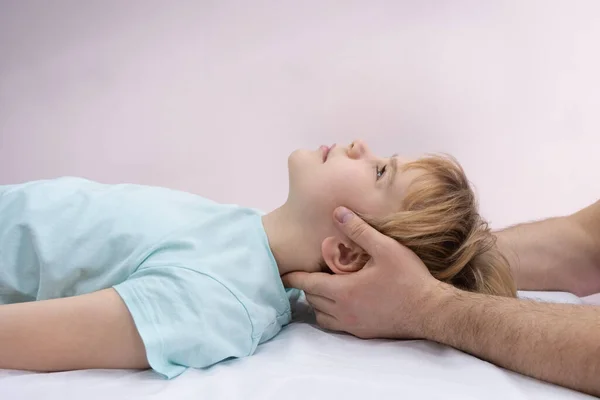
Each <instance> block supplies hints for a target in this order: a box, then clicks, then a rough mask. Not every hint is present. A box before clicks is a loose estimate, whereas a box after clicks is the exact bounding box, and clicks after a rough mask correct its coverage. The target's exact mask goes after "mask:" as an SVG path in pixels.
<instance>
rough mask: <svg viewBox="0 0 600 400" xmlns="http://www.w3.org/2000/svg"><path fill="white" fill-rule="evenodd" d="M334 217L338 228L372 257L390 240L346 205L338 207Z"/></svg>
mask: <svg viewBox="0 0 600 400" xmlns="http://www.w3.org/2000/svg"><path fill="white" fill-rule="evenodd" d="M334 217H335V221H336V223H337V227H338V229H339V230H340V231H341V232H342V233H343V234H345V235H346V236H347V237H348V238H349V239H350V240H352V241H353V242H354V243H356V244H357V245H359V246H360V247H361V248H362V249H363V250H364V251H366V252H367V253H368V254H369V255H370V256H371V257H373V256H375V255H376V253H377V252H379V251H380V249H381V248H382V246H385V245H386V244H387V243H388V242H389V240H390V238H388V237H387V236H385V235H383V234H381V233H379V232H377V231H376V230H375V229H374V228H373V227H371V226H370V225H369V224H367V223H366V222H365V221H363V220H362V219H361V218H360V217H358V216H357V215H356V214H354V213H353V212H352V211H350V210H348V209H347V208H346V207H338V208H336V209H335V211H334Z"/></svg>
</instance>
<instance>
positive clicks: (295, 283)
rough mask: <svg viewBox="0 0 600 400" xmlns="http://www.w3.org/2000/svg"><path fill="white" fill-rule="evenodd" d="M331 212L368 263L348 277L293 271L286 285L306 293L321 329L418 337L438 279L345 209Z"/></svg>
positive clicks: (363, 335) (362, 335) (413, 256)
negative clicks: (362, 251) (364, 253)
mask: <svg viewBox="0 0 600 400" xmlns="http://www.w3.org/2000/svg"><path fill="white" fill-rule="evenodd" d="M334 216H335V221H336V223H337V226H338V228H339V230H340V231H341V232H342V233H344V234H345V235H347V236H348V238H349V239H350V240H352V241H353V242H355V243H356V244H357V245H359V246H360V247H361V248H362V249H363V250H365V252H367V253H368V254H369V255H370V256H371V259H370V260H369V262H368V263H367V265H365V267H364V268H363V269H362V270H360V271H358V272H355V273H353V274H349V275H329V274H324V273H306V272H292V273H290V274H287V275H285V276H284V277H283V281H284V283H285V285H286V286H287V287H294V288H297V289H301V290H303V291H304V292H305V293H306V299H307V301H308V302H309V303H310V304H311V306H312V307H313V308H314V310H315V313H316V317H317V323H318V324H319V325H320V326H322V327H323V328H326V329H330V330H336V331H345V332H348V333H351V334H353V335H355V336H358V337H360V338H375V337H385V338H421V337H422V328H421V327H422V325H423V323H424V322H425V321H426V320H427V313H428V311H429V310H430V309H431V307H432V306H433V304H434V303H435V302H434V301H433V300H434V298H433V295H434V293H437V292H440V291H439V290H436V289H437V288H438V286H439V285H440V284H441V283H440V282H438V281H437V280H435V279H434V278H433V277H432V276H431V274H430V273H429V271H428V270H427V268H426V267H425V265H424V264H423V262H422V261H421V259H419V257H417V255H416V254H414V253H413V252H412V251H410V250H409V249H408V248H406V247H404V246H402V245H401V244H399V243H398V242H396V241H395V240H393V239H390V238H389V237H387V236H385V235H382V234H381V233H379V232H377V231H376V230H375V229H373V228H372V227H371V226H369V225H368V224H367V223H365V222H364V221H363V220H362V219H360V218H359V217H358V216H356V215H355V214H353V213H352V212H351V211H349V210H348V209H346V208H344V207H339V208H338V209H336V211H335V213H334Z"/></svg>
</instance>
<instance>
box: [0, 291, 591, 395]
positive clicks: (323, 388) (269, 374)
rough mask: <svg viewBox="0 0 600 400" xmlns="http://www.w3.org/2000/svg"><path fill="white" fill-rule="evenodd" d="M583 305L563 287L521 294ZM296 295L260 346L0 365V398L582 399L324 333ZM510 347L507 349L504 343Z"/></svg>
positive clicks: (441, 352)
mask: <svg viewBox="0 0 600 400" xmlns="http://www.w3.org/2000/svg"><path fill="white" fill-rule="evenodd" d="M521 294H522V295H523V296H524V297H533V298H536V299H538V300H545V301H558V302H569V303H580V302H581V301H580V299H579V298H577V297H576V296H574V295H571V294H567V293H541V292H529V293H525V292H522V293H521ZM311 316H312V313H311V312H310V310H309V309H308V308H307V307H306V305H305V304H303V303H301V304H299V305H298V307H297V312H296V320H297V321H298V322H294V323H292V324H291V325H289V326H288V327H286V328H285V329H284V330H283V332H282V333H281V334H280V335H278V336H276V337H275V339H273V340H272V341H270V342H268V343H266V344H265V345H262V346H259V349H258V351H257V353H256V354H255V355H254V356H252V357H249V358H246V359H242V360H233V361H228V362H225V363H222V364H219V365H217V366H214V367H213V368H209V369H207V370H188V371H187V372H186V373H184V374H183V375H182V376H180V377H179V378H177V379H175V380H172V381H165V380H163V379H161V378H159V377H158V376H157V375H156V374H154V373H152V372H150V371H120V370H112V371H109V370H88V371H75V372H63V373H51V374H36V373H28V372H21V371H2V370H0V398H1V399H48V400H54V399H57V400H58V399H60V400H63V399H86V400H91V399H111V400H114V399H165V400H166V399H200V398H201V399H213V400H220V399H245V400H253V399H256V400H258V399H260V400H267V399H277V400H279V399H281V398H285V399H286V400H291V399H327V400H331V399H333V398H336V399H345V400H359V399H360V400H363V399H399V398H409V399H413V398H414V399H441V398H443V399H483V398H485V399H549V398H552V399H586V398H591V397H590V396H586V395H584V394H581V393H577V392H574V391H571V390H568V389H565V388H561V387H557V386H554V385H551V384H547V383H544V382H540V381H537V380H535V379H531V378H528V377H525V376H522V375H519V374H516V373H513V372H509V371H506V370H504V369H502V368H498V367H496V366H494V365H492V364H490V363H487V362H485V361H481V360H479V359H477V358H475V357H472V356H469V355H467V354H464V353H462V352H459V351H457V350H454V349H452V348H449V347H446V346H442V345H439V344H435V343H430V342H425V341H388V340H368V341H367V340H360V339H356V338H354V337H351V336H348V335H343V334H334V333H329V332H324V331H322V330H320V329H318V328H317V327H315V326H314V325H312V324H311V322H312V318H311ZM507 351H510V349H507Z"/></svg>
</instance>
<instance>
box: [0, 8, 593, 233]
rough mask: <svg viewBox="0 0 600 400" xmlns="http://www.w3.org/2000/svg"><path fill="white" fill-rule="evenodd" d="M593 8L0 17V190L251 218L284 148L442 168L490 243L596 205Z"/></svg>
mask: <svg viewBox="0 0 600 400" xmlns="http://www.w3.org/2000/svg"><path fill="white" fill-rule="evenodd" d="M599 46H600V2H598V1H596V0H578V1H571V0H564V1H550V0H539V1H533V0H529V1H523V0H514V1H500V0H496V1H487V2H484V1H479V0H473V1H467V0H454V1H441V0H440V1H391V0H390V1H366V0H365V1H321V0H319V1H317V0H314V1H276V0H273V1H257V0H254V1H115V0H112V1H100V0H86V1H75V0H73V1H65V0H56V1H52V2H45V1H29V0H28V1H19V0H9V1H7V0H4V1H2V2H1V3H0V184H6V183H15V182H20V181H25V180H31V179H39V178H49V177H56V176H61V175H77V176H83V177H87V178H91V179H95V180H99V181H103V182H134V183H143V184H154V185H162V186H168V187H172V188H177V189H183V190H187V191H191V192H195V193H198V194H201V195H204V196H207V197H210V198H213V199H215V200H218V201H224V202H233V203H239V204H243V205H248V206H253V207H258V208H262V209H264V210H269V209H271V208H273V207H276V206H278V205H279V204H281V203H282V202H283V201H284V200H285V197H286V195H287V170H286V159H287V156H288V154H289V153H290V152H291V151H292V150H294V149H296V148H298V147H308V148H317V147H318V146H319V145H321V144H331V143H333V142H338V143H348V142H350V141H351V140H352V139H354V138H363V139H365V140H367V142H368V143H370V144H371V146H372V147H373V148H374V149H375V150H376V151H378V152H380V153H382V154H389V153H393V152H399V153H401V154H403V155H406V156H416V155H419V154H421V153H424V152H448V153H451V154H453V155H455V156H456V157H458V159H459V160H460V161H461V162H462V163H463V165H464V167H465V169H466V170H467V173H468V175H469V176H470V178H471V180H472V181H473V183H474V184H475V186H476V188H477V191H478V194H479V197H480V201H481V208H482V212H483V214H484V215H485V216H487V217H488V218H489V219H490V220H491V222H492V226H493V227H496V228H498V227H502V226H506V225H508V224H512V223H516V222H520V221H523V220H531V219H537V218H542V217H547V216H551V215H557V214H564V213H569V212H572V211H575V210H577V209H579V208H581V207H583V206H585V205H588V204H590V203H591V202H593V201H595V200H596V199H598V198H599V197H600V179H599V178H600V167H599V165H600V162H599V161H598V158H597V157H598V145H599V144H600V112H599V106H600V72H599V71H600V50H599V49H600V47H599Z"/></svg>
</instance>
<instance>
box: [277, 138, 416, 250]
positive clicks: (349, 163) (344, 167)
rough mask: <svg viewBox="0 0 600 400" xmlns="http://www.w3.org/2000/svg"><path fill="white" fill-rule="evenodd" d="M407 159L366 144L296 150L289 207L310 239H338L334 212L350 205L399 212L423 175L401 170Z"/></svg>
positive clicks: (361, 210) (373, 213)
mask: <svg viewBox="0 0 600 400" xmlns="http://www.w3.org/2000/svg"><path fill="white" fill-rule="evenodd" d="M405 162H407V160H402V159H400V158H399V157H397V156H391V157H385V158H382V157H378V156H376V155H375V154H373V153H372V152H371V151H370V150H369V148H368V147H367V145H366V143H364V142H363V141H361V140H356V141H354V142H353V143H352V144H350V145H349V146H342V145H333V146H331V147H327V146H321V148H319V149H318V150H314V151H310V150H297V151H295V152H294V153H292V154H291V155H290V157H289V160H288V165H289V175H290V179H289V180H290V189H289V197H288V205H289V206H290V208H291V209H292V211H293V212H294V213H295V214H296V219H297V220H299V221H301V222H302V224H303V225H305V223H307V224H309V225H308V226H309V227H310V231H311V232H312V233H311V236H312V235H314V238H315V239H320V240H321V241H322V240H323V239H325V238H326V237H328V236H334V235H336V234H337V232H336V231H335V229H334V225H333V220H332V214H333V210H334V209H335V208H336V207H338V206H345V207H348V208H349V209H351V210H354V211H356V212H358V213H362V214H367V215H370V216H376V217H377V216H385V215H388V214H390V213H393V212H396V211H399V210H400V204H401V200H402V198H403V196H404V194H405V193H406V191H407V188H408V186H409V185H410V183H411V182H412V181H413V179H414V178H415V177H416V176H417V175H418V173H419V172H418V171H415V170H408V171H406V172H402V171H401V166H402V165H403V163H405Z"/></svg>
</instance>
